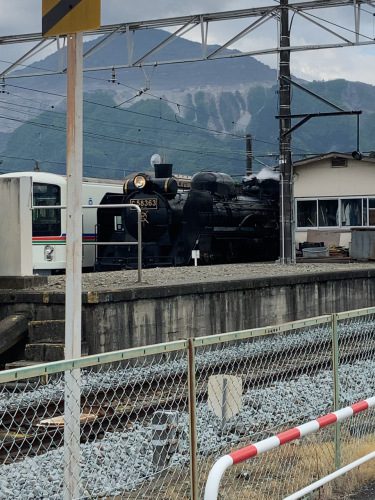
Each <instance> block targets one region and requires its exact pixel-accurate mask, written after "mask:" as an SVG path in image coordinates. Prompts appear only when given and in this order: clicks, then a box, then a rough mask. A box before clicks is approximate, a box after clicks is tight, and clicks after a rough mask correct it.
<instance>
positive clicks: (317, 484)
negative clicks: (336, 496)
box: [284, 451, 375, 500]
mask: <svg viewBox="0 0 375 500" xmlns="http://www.w3.org/2000/svg"><path fill="white" fill-rule="evenodd" d="M373 458H375V451H372V452H371V453H369V454H368V455H365V456H364V457H362V458H359V459H358V460H355V461H354V462H352V463H351V464H348V465H345V467H342V468H341V469H339V470H336V471H335V472H332V474H329V475H328V476H326V477H323V478H322V479H319V481H315V483H312V484H310V485H309V486H306V488H303V489H302V490H299V491H297V492H296V493H293V495H290V496H288V497H285V498H284V500H297V499H298V498H302V497H304V496H305V495H308V494H309V493H312V492H313V491H315V490H317V489H318V488H320V487H321V486H324V485H325V484H327V483H328V482H330V481H333V480H334V479H336V478H338V477H340V476H342V475H344V474H346V473H347V472H349V471H350V470H352V469H354V468H355V467H359V466H360V465H362V464H364V463H366V462H368V461H369V460H372V459H373Z"/></svg>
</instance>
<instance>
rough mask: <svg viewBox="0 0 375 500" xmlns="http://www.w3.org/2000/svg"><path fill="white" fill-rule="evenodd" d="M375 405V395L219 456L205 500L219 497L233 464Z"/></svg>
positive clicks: (214, 499)
mask: <svg viewBox="0 0 375 500" xmlns="http://www.w3.org/2000/svg"><path fill="white" fill-rule="evenodd" d="M374 406H375V397H372V398H369V399H365V400H363V401H359V402H358V403H354V404H353V405H351V406H347V407H346V408H342V409H341V410H337V411H335V412H333V413H328V414H327V415H324V416H323V417H319V418H317V419H316V420H311V421H310V422H307V423H306V424H302V425H299V426H298V427H294V428H293V429H289V430H287V431H284V432H280V433H279V434H276V436H272V437H270V438H267V439H264V440H263V441H259V442H258V443H255V444H251V445H249V446H246V447H245V448H241V449H240V450H237V451H233V452H232V453H229V455H225V456H223V457H221V458H219V460H218V461H217V462H215V464H214V465H213V467H212V469H211V470H210V473H209V475H208V478H207V483H206V489H205V493H204V500H216V499H217V495H218V493H219V485H220V481H221V478H222V477H223V474H224V472H225V471H226V470H227V469H228V467H230V466H231V465H235V464H239V463H241V462H244V461H245V460H248V459H249V458H252V457H255V456H257V455H260V454H261V453H264V452H266V451H269V450H272V449H273V448H277V447H278V446H281V445H283V444H285V443H289V442H290V441H294V440H295V439H300V438H302V437H304V436H307V435H308V434H312V433H313V432H317V431H318V430H319V429H322V428H323V427H327V426H328V425H332V424H335V423H336V422H341V421H342V420H345V419H347V418H350V417H352V416H353V415H356V414H357V413H360V412H361V411H364V410H367V409H368V408H372V407H374Z"/></svg>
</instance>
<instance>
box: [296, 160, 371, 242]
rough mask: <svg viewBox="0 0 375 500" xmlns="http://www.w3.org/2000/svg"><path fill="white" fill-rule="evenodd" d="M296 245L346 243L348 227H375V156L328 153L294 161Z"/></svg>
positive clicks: (349, 233) (349, 228)
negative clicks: (364, 156) (356, 158)
mask: <svg viewBox="0 0 375 500" xmlns="http://www.w3.org/2000/svg"><path fill="white" fill-rule="evenodd" d="M294 198H295V221H296V233H295V236H296V245H298V243H300V242H301V243H302V242H305V241H325V243H326V244H330V243H335V244H336V245H340V246H343V247H349V245H350V241H351V229H352V228H359V227H369V228H374V229H375V158H368V157H366V158H363V159H362V160H355V159H354V158H353V157H352V155H350V154H343V153H328V154H324V155H321V156H315V157H313V158H309V159H307V160H301V161H298V162H296V163H294Z"/></svg>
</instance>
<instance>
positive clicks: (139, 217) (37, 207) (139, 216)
mask: <svg viewBox="0 0 375 500" xmlns="http://www.w3.org/2000/svg"><path fill="white" fill-rule="evenodd" d="M82 208H83V209H86V208H130V209H133V210H136V211H137V228H138V234H137V241H134V242H133V241H129V242H121V241H101V242H98V241H82V245H88V246H90V245H93V246H95V248H96V247H97V246H98V245H113V246H121V245H137V246H138V283H141V282H142V210H141V208H140V207H139V206H138V205H136V204H130V203H124V204H119V205H117V204H108V205H82ZM45 209H54V210H59V209H60V210H66V206H63V205H35V206H34V205H33V206H32V207H31V210H45Z"/></svg>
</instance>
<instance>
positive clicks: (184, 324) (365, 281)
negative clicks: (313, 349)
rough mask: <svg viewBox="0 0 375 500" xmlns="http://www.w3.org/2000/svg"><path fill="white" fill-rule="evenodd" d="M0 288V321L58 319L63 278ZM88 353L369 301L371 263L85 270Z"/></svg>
mask: <svg viewBox="0 0 375 500" xmlns="http://www.w3.org/2000/svg"><path fill="white" fill-rule="evenodd" d="M52 278H53V279H49V281H48V284H47V285H41V286H39V287H34V289H30V290H19V291H17V290H13V291H11V292H10V291H0V319H1V318H2V317H5V316H7V315H9V314H12V313H14V312H20V311H22V312H24V311H27V312H28V313H29V314H30V315H31V318H32V319H33V320H34V321H42V320H62V319H64V315H65V294H64V285H65V283H64V280H65V277H61V276H60V277H52ZM83 278H84V285H83V288H84V291H83V293H82V302H83V305H82V340H83V341H85V342H87V345H88V353H89V354H95V353H103V352H108V351H113V350H117V349H125V348H129V347H137V346H142V345H147V344H156V343H160V342H167V341H172V340H177V339H182V338H188V337H197V336H204V335H212V334H216V333H224V332H230V331H236V330H244V329H249V328H256V327H261V326H267V325H276V324H279V323H283V322H286V321H293V320H298V319H304V318H308V317H314V316H319V315H322V314H328V313H332V312H341V311H346V310H353V309H359V308H362V307H370V306H375V265H374V264H334V265H331V264H297V265H295V266H280V265H276V264H248V265H238V266H210V267H208V266H207V267H197V268H168V269H162V270H161V269H149V270H147V271H146V272H144V280H145V281H147V282H146V283H136V271H135V272H132V271H130V272H127V271H121V272H117V273H116V272H113V273H97V274H92V275H84V277H83Z"/></svg>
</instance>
